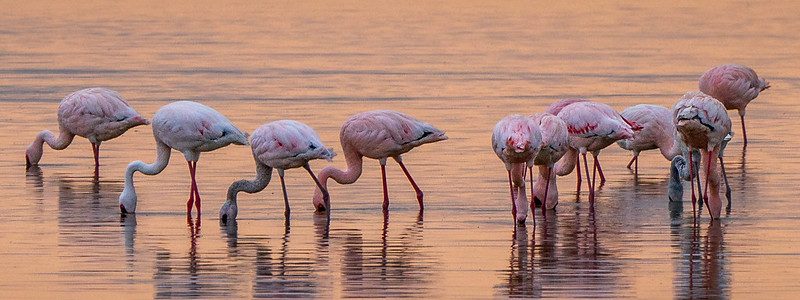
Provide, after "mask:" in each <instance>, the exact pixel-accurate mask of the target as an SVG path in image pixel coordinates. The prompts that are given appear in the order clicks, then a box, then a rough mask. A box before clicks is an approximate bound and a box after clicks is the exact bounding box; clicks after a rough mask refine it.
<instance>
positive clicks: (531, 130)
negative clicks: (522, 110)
mask: <svg viewBox="0 0 800 300" xmlns="http://www.w3.org/2000/svg"><path fill="white" fill-rule="evenodd" d="M541 145H542V135H541V133H540V132H539V124H537V123H536V122H534V120H533V119H532V118H530V117H527V116H522V115H509V116H506V117H505V118H503V119H501V120H500V121H499V122H497V124H496V125H495V127H494V131H493V132H492V148H493V149H494V152H495V154H497V157H499V158H500V160H502V161H503V162H504V163H506V167H507V168H509V167H510V166H511V164H515V163H531V164H532V163H533V159H534V158H535V157H536V154H537V153H538V152H539V149H541Z"/></svg>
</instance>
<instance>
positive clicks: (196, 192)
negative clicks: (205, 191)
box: [192, 161, 200, 218]
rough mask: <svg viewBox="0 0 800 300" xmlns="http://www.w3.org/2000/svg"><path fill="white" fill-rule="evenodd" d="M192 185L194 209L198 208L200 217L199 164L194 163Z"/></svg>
mask: <svg viewBox="0 0 800 300" xmlns="http://www.w3.org/2000/svg"><path fill="white" fill-rule="evenodd" d="M192 183H193V184H194V207H195V208H197V217H198V218H199V217H200V188H198V187H197V162H196V161H195V162H192Z"/></svg>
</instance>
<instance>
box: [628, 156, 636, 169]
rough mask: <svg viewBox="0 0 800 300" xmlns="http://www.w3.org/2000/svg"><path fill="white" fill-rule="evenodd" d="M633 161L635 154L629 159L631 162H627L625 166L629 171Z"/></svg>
mask: <svg viewBox="0 0 800 300" xmlns="http://www.w3.org/2000/svg"><path fill="white" fill-rule="evenodd" d="M634 161H636V154H634V155H633V157H631V161H630V162H628V166H627V168H628V169H629V170H630V168H631V165H633V162H634Z"/></svg>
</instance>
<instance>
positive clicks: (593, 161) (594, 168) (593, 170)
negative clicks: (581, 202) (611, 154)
mask: <svg viewBox="0 0 800 300" xmlns="http://www.w3.org/2000/svg"><path fill="white" fill-rule="evenodd" d="M599 166H600V164H599V163H597V156H595V157H594V159H593V160H592V201H591V203H594V187H595V183H596V181H595V175H597V169H598V168H599Z"/></svg>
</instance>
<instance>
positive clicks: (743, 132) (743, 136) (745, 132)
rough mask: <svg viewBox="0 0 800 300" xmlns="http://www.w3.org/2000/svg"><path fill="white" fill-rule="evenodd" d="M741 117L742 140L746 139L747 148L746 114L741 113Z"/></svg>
mask: <svg viewBox="0 0 800 300" xmlns="http://www.w3.org/2000/svg"><path fill="white" fill-rule="evenodd" d="M739 117H741V119H742V138H743V139H744V146H745V147H747V130H745V127H744V113H740V114H739Z"/></svg>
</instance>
